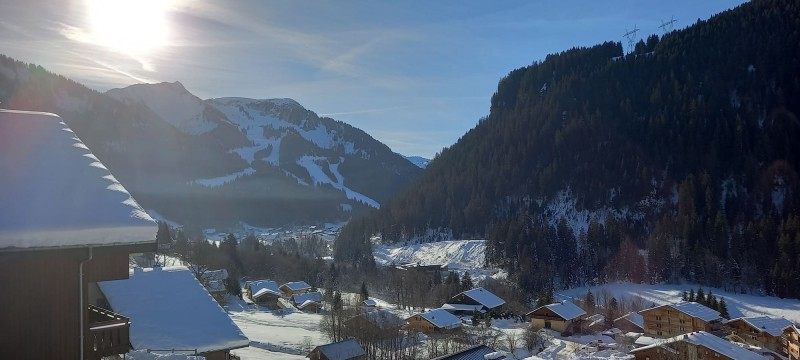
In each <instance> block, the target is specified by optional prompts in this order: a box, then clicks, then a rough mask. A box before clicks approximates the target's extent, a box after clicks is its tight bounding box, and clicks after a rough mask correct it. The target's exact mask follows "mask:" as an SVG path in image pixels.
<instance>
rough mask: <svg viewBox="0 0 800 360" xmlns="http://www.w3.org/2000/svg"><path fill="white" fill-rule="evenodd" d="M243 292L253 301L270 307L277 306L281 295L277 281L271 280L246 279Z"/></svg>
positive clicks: (274, 307)
mask: <svg viewBox="0 0 800 360" xmlns="http://www.w3.org/2000/svg"><path fill="white" fill-rule="evenodd" d="M244 292H245V295H246V296H247V297H248V298H250V299H251V300H253V302H254V303H256V304H258V305H262V306H266V307H269V308H271V309H277V308H278V307H279V306H278V299H279V298H280V297H281V295H282V294H281V290H280V289H278V283H276V282H274V281H272V280H256V281H248V282H247V284H245V286H244Z"/></svg>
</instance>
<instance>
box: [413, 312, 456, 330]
mask: <svg viewBox="0 0 800 360" xmlns="http://www.w3.org/2000/svg"><path fill="white" fill-rule="evenodd" d="M419 316H422V318H424V319H425V320H428V321H429V322H430V323H431V324H433V325H435V326H436V327H438V328H441V329H451V328H456V327H459V326H461V320H459V318H457V317H456V316H455V315H453V314H451V313H449V312H447V311H446V310H445V309H432V310H429V311H426V312H424V313H420V314H419Z"/></svg>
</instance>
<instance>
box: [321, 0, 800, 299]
mask: <svg viewBox="0 0 800 360" xmlns="http://www.w3.org/2000/svg"><path fill="white" fill-rule="evenodd" d="M798 29H800V3H798V2H797V1H791V0H763V1H753V2H750V3H747V4H744V5H741V6H739V7H738V8H736V9H733V10H731V11H727V12H724V13H721V14H719V15H716V16H714V17H712V18H711V19H709V20H707V21H699V22H698V23H696V24H694V25H692V26H690V27H689V28H687V29H684V30H681V31H675V32H671V33H668V34H666V35H664V36H663V37H660V38H659V37H657V36H651V37H649V38H648V39H646V41H642V42H640V43H639V44H638V45H637V46H636V49H635V51H634V52H633V53H630V54H623V50H622V47H621V45H620V44H619V43H604V44H601V45H597V46H594V47H591V48H574V49H570V50H568V51H565V52H562V53H560V54H554V55H549V56H548V57H547V58H546V59H545V60H544V61H542V62H536V63H534V64H532V65H530V66H528V67H524V68H520V69H516V70H514V71H512V72H510V73H509V74H508V76H506V77H505V78H504V79H502V80H501V81H500V83H499V85H498V89H497V92H496V93H495V94H494V96H493V97H492V99H491V111H490V114H489V116H488V117H486V118H484V119H481V121H480V122H479V123H478V124H477V125H476V126H475V128H473V129H472V130H470V131H469V132H467V133H466V134H465V135H464V136H463V137H462V138H461V139H459V141H458V142H457V143H456V144H454V145H453V146H451V147H450V148H447V149H444V150H443V151H442V152H441V154H439V155H438V156H437V157H436V158H435V159H434V160H433V161H432V162H431V163H430V164H429V165H428V167H427V170H426V171H425V173H424V174H423V175H422V176H421V177H420V178H419V179H418V180H417V181H416V182H414V184H413V185H412V186H410V187H409V188H408V189H407V190H406V191H404V192H403V193H401V194H400V195H398V196H396V197H394V198H392V199H391V200H390V201H388V202H387V203H385V204H384V205H383V206H382V207H381V209H380V210H378V211H374V212H372V213H371V214H369V215H368V216H366V217H363V218H360V219H357V220H354V221H351V223H350V224H349V225H348V226H347V227H345V228H344V229H343V231H342V233H341V235H340V237H339V239H338V241H337V247H336V256H337V260H338V261H343V262H352V263H356V264H362V263H369V262H370V260H369V259H368V258H367V257H368V254H370V246H371V245H370V242H369V236H371V235H376V234H378V235H380V236H381V237H380V238H381V240H382V241H383V242H387V243H389V242H396V241H401V240H410V239H416V240H420V241H433V240H439V239H449V238H481V237H486V238H487V239H488V244H487V259H486V261H487V263H489V264H491V265H496V266H502V267H504V268H505V269H507V270H508V271H509V273H510V274H511V278H513V279H515V280H516V281H517V283H518V284H519V285H520V286H522V287H523V288H524V289H527V290H533V291H545V290H546V289H551V288H554V287H555V288H561V287H570V286H575V285H580V284H592V283H600V282H606V281H612V280H617V279H623V280H630V281H635V282H646V281H647V282H658V281H679V280H688V281H696V282H699V283H702V284H708V285H711V286H719V287H725V288H728V289H732V290H737V291H756V292H762V291H763V292H767V293H770V294H775V295H778V296H784V297H800V287H798V286H796V284H797V283H798V281H800V191H798V189H800V188H799V187H798V185H800V178H798V168H799V166H800V142H798V139H800V121H798V117H797V114H798V112H799V111H800V31H798Z"/></svg>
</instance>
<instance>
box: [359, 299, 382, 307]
mask: <svg viewBox="0 0 800 360" xmlns="http://www.w3.org/2000/svg"><path fill="white" fill-rule="evenodd" d="M361 305H364V306H378V302H377V301H375V300H373V299H366V300H364V301H362V302H361Z"/></svg>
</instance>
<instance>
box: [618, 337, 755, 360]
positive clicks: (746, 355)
mask: <svg viewBox="0 0 800 360" xmlns="http://www.w3.org/2000/svg"><path fill="white" fill-rule="evenodd" d="M676 341H686V342H688V343H690V344H694V345H701V346H704V347H706V348H709V349H711V350H713V351H715V352H717V353H720V354H722V355H725V356H727V357H729V358H731V359H737V360H750V359H752V360H764V359H766V358H764V357H763V356H761V355H758V354H756V353H754V352H752V351H748V350H745V349H743V348H741V347H739V346H737V345H735V344H733V343H731V342H729V341H727V340H724V339H722V338H720V337H718V336H715V335H712V334H709V333H707V332H705V331H698V332H694V333H689V334H683V335H678V336H675V337H671V338H669V339H666V340H664V341H659V342H656V343H655V344H652V345H648V346H644V347H640V348H638V349H633V350H631V353H635V352H639V351H642V350H646V349H652V348H655V347H659V346H663V345H665V344H669V343H673V342H676Z"/></svg>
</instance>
